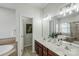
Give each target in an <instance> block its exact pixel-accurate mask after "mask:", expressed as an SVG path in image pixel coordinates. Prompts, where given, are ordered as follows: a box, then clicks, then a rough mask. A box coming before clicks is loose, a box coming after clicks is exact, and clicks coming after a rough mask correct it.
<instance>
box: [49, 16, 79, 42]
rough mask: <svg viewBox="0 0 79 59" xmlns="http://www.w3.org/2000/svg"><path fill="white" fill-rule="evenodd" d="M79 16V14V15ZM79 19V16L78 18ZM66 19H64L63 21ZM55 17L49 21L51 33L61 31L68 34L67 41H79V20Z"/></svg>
mask: <svg viewBox="0 0 79 59" xmlns="http://www.w3.org/2000/svg"><path fill="white" fill-rule="evenodd" d="M78 17H79V16H78ZM77 19H78V18H77ZM63 20H64V21H63ZM69 20H70V19H69V18H67V19H54V18H52V19H51V20H50V22H49V34H52V33H61V34H62V35H64V36H67V39H65V41H68V42H73V41H79V21H74V20H75V17H74V19H73V20H72V19H71V20H70V21H69Z"/></svg>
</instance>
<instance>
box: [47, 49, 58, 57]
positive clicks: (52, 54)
mask: <svg viewBox="0 0 79 59" xmlns="http://www.w3.org/2000/svg"><path fill="white" fill-rule="evenodd" d="M47 55H48V56H58V55H57V54H56V53H55V52H53V51H51V50H49V49H48V52H47Z"/></svg>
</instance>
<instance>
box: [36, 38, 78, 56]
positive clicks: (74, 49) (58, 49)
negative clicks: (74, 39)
mask: <svg viewBox="0 0 79 59" xmlns="http://www.w3.org/2000/svg"><path fill="white" fill-rule="evenodd" d="M36 40H37V41H38V42H39V43H41V44H43V45H44V46H45V47H47V48H48V49H50V50H51V51H53V52H55V53H56V54H58V55H59V56H65V55H66V56H79V53H78V51H79V45H76V44H73V43H69V42H65V41H62V45H60V46H57V43H55V42H48V41H46V40H43V39H36ZM70 44H71V46H69V45H70ZM65 46H69V48H70V50H67V49H65Z"/></svg>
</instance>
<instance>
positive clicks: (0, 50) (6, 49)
mask: <svg viewBox="0 0 79 59" xmlns="http://www.w3.org/2000/svg"><path fill="white" fill-rule="evenodd" d="M13 48H14V45H0V56H8V55H10V54H11V52H12V51H11V50H12V49H13Z"/></svg>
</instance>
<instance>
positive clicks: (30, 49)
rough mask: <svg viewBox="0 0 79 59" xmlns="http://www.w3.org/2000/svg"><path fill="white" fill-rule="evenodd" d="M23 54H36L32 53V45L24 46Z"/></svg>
mask: <svg viewBox="0 0 79 59" xmlns="http://www.w3.org/2000/svg"><path fill="white" fill-rule="evenodd" d="M23 56H37V54H36V53H32V46H28V47H25V48H24V53H23Z"/></svg>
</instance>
